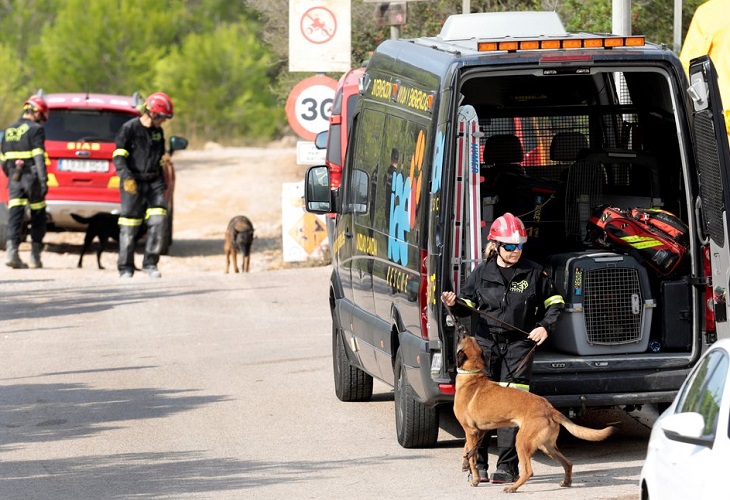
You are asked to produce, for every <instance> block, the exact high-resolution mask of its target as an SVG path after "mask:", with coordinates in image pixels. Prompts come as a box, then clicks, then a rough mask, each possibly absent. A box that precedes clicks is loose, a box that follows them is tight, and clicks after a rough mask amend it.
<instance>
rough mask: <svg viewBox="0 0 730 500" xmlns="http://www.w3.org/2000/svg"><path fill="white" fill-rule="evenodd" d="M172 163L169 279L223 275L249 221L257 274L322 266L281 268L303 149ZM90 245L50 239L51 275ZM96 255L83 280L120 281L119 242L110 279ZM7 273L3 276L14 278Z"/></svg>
mask: <svg viewBox="0 0 730 500" xmlns="http://www.w3.org/2000/svg"><path fill="white" fill-rule="evenodd" d="M173 160H174V162H175V169H176V187H175V199H174V223H173V245H172V247H171V248H170V254H169V255H163V256H162V257H161V259H160V265H159V267H160V270H161V271H162V274H163V276H164V275H165V274H166V273H168V274H169V273H178V272H185V271H186V270H189V269H191V270H196V271H211V272H220V273H223V272H224V269H225V257H224V255H223V240H224V233H225V229H226V226H227V224H228V221H229V220H230V219H231V217H233V216H235V215H246V216H247V217H248V218H249V219H251V221H252V222H253V225H254V228H255V231H256V233H255V234H256V240H255V241H254V243H253V247H252V257H251V272H261V271H267V270H271V269H278V268H282V267H295V266H302V265H321V264H323V262H316V261H310V262H307V263H284V262H283V260H282V234H281V233H282V218H281V205H282V201H281V200H282V183H286V182H298V181H301V180H302V179H303V177H304V172H305V171H306V168H307V167H306V166H303V165H297V163H296V147H294V146H292V145H290V144H288V143H287V144H278V143H274V144H271V145H269V146H267V147H261V148H221V147H216V146H215V145H211V146H208V147H206V149H205V150H190V151H179V152H176V153H175V156H174V157H173ZM83 238H84V233H74V232H64V233H55V232H49V233H48V234H47V235H46V238H45V240H44V242H45V244H46V245H45V252H44V254H43V265H44V268H47V269H53V268H71V269H75V268H76V264H77V263H78V257H79V254H80V251H81V245H82V244H83ZM95 249H96V247H94V251H92V252H87V254H86V255H85V256H84V262H83V272H92V271H93V272H106V273H116V258H117V245H116V242H113V244H111V245H110V247H109V248H108V249H107V250H108V251H106V252H105V253H104V254H103V255H102V264H103V265H104V267H105V268H106V270H105V271H98V270H97V268H96V256H95ZM20 250H21V258H22V259H23V260H25V261H27V260H28V254H29V252H30V244H29V243H23V244H22V245H21V247H20ZM142 253H143V248H142V246H138V248H137V252H136V256H135V263H136V265H137V266H138V267H139V266H141V263H142ZM239 265H240V264H239ZM3 268H4V269H3V271H2V272H3V273H7V272H12V270H10V269H9V268H6V267H4V266H3ZM24 272H30V271H24ZM231 272H232V271H231Z"/></svg>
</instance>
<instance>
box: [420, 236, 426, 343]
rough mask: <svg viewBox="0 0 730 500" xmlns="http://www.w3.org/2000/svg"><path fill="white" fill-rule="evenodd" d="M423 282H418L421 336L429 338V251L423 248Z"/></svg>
mask: <svg viewBox="0 0 730 500" xmlns="http://www.w3.org/2000/svg"><path fill="white" fill-rule="evenodd" d="M420 256H421V258H420V262H421V282H420V283H419V284H418V307H419V309H420V311H421V337H422V338H423V339H424V340H428V267H427V266H426V263H427V262H428V252H427V251H426V250H421V254H420Z"/></svg>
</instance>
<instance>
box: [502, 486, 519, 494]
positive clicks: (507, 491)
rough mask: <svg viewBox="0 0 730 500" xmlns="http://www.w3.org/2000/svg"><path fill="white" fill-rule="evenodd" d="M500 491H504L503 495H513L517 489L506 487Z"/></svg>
mask: <svg viewBox="0 0 730 500" xmlns="http://www.w3.org/2000/svg"><path fill="white" fill-rule="evenodd" d="M502 491H504V492H505V493H514V492H515V491H517V488H516V487H514V486H507V487H506V488H505V489H504V490H502Z"/></svg>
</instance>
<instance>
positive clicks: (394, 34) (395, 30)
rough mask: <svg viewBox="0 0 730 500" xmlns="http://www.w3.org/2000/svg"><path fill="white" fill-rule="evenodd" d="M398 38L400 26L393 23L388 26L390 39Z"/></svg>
mask: <svg viewBox="0 0 730 500" xmlns="http://www.w3.org/2000/svg"><path fill="white" fill-rule="evenodd" d="M399 38H400V26H398V25H397V24H396V25H393V26H391V27H390V39H391V40H397V39H399Z"/></svg>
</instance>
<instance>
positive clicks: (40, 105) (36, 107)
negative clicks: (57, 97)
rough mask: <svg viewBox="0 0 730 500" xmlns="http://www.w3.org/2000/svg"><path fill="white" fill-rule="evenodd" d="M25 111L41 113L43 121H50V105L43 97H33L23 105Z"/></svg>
mask: <svg viewBox="0 0 730 500" xmlns="http://www.w3.org/2000/svg"><path fill="white" fill-rule="evenodd" d="M23 110H24V111H31V112H33V113H36V112H38V113H40V115H41V121H46V120H48V103H47V102H46V100H45V99H43V97H42V96H39V95H32V96H30V97H29V98H28V100H27V101H25V102H24V103H23Z"/></svg>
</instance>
